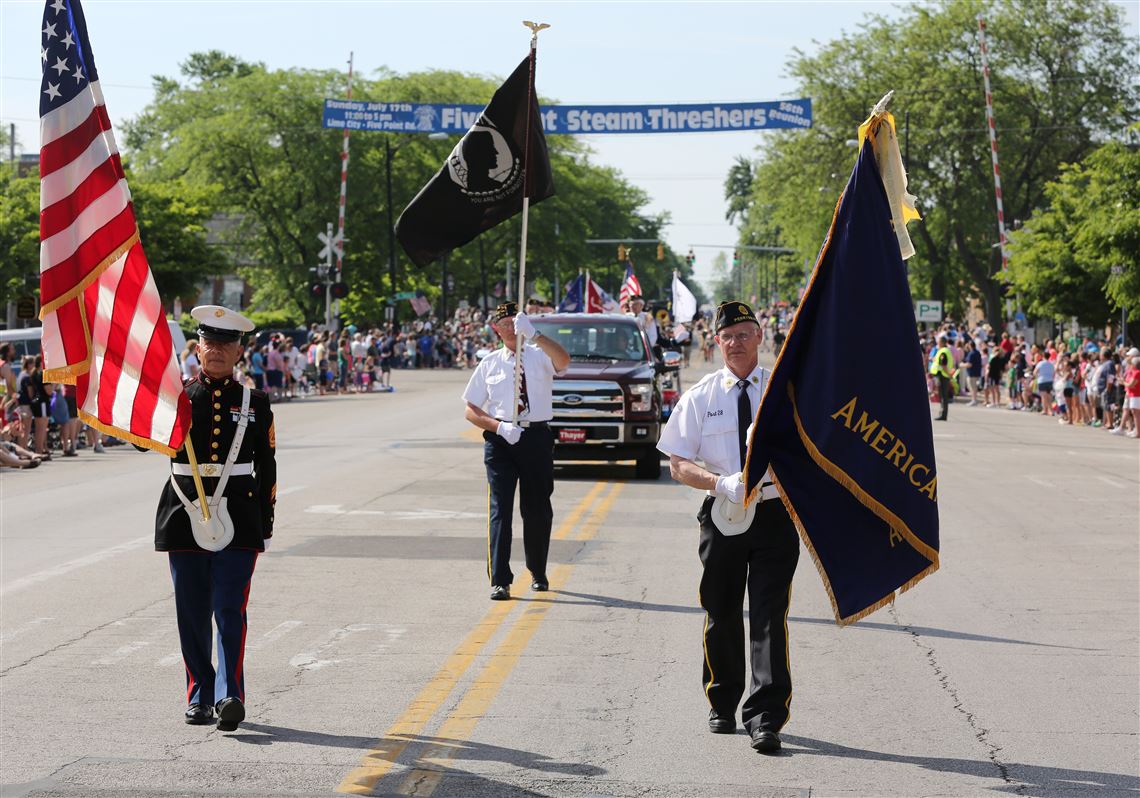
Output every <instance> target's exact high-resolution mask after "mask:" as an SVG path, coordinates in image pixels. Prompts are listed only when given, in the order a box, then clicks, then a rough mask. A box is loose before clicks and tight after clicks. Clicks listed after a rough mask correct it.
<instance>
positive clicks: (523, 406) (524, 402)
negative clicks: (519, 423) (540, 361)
mask: <svg viewBox="0 0 1140 798" xmlns="http://www.w3.org/2000/svg"><path fill="white" fill-rule="evenodd" d="M519 376H520V377H521V378H522V379H520V380H519V407H518V410H519V419H520V420H521V419H522V418H523V416H525V415H526V414H527V413H529V412H530V397H529V396H527V392H526V369H525V368H520V369H519Z"/></svg>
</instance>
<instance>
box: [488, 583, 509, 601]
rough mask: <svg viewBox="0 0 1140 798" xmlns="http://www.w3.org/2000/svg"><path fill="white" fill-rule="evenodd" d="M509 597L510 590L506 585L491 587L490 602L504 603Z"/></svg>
mask: <svg viewBox="0 0 1140 798" xmlns="http://www.w3.org/2000/svg"><path fill="white" fill-rule="evenodd" d="M510 597H511V589H510V588H509V587H507V586H506V585H492V586H491V601H506V600H507V599H509V598H510Z"/></svg>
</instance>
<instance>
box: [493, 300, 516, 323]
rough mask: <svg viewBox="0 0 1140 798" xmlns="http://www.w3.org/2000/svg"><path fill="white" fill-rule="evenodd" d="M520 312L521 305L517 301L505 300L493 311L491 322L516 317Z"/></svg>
mask: <svg viewBox="0 0 1140 798" xmlns="http://www.w3.org/2000/svg"><path fill="white" fill-rule="evenodd" d="M518 313H519V305H518V303H517V302H504V303H503V304H501V305H499V306H498V307H497V308H495V309H494V310H493V311H491V323H492V324H494V323H495V322H497V321H502V320H503V319H506V318H512V319H513V318H514V317H515V316H517V315H518Z"/></svg>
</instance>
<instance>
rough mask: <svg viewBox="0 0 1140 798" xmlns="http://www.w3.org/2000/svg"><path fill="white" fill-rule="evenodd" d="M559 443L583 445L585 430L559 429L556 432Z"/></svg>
mask: <svg viewBox="0 0 1140 798" xmlns="http://www.w3.org/2000/svg"><path fill="white" fill-rule="evenodd" d="M558 442H559V443H585V442H586V430H584V429H565V428H563V429H560V430H558Z"/></svg>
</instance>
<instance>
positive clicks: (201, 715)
mask: <svg viewBox="0 0 1140 798" xmlns="http://www.w3.org/2000/svg"><path fill="white" fill-rule="evenodd" d="M186 722H187V723H189V724H190V725H191V726H208V725H209V724H211V723H213V722H214V708H213V707H211V706H210V705H209V704H205V705H203V704H191V705H190V706H188V707H187V708H186Z"/></svg>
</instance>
